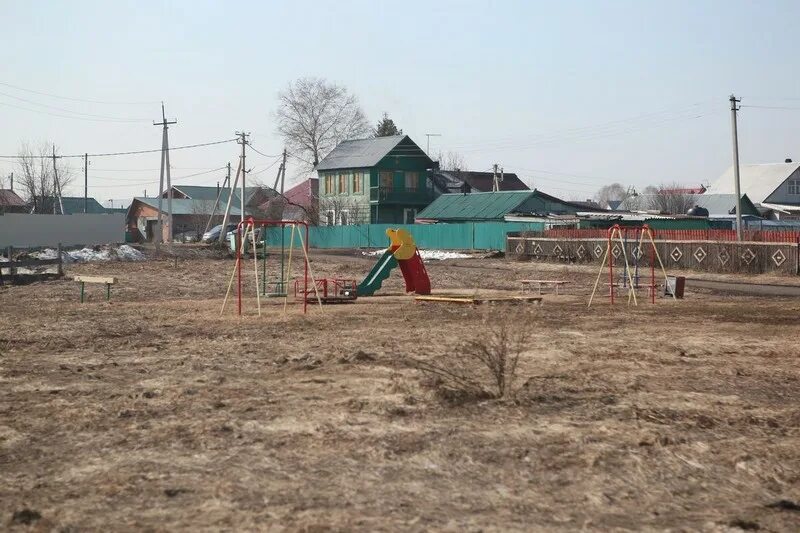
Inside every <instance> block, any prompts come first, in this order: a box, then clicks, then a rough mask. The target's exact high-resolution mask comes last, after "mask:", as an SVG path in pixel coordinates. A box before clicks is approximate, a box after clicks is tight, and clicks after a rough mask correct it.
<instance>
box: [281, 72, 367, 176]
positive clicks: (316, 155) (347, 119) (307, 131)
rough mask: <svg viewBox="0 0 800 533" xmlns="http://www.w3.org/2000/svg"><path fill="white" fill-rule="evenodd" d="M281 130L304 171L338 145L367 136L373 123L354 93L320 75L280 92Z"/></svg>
mask: <svg viewBox="0 0 800 533" xmlns="http://www.w3.org/2000/svg"><path fill="white" fill-rule="evenodd" d="M275 118H276V120H277V123H278V133H279V134H280V135H281V136H282V137H283V139H284V141H285V143H286V146H287V147H288V148H289V151H291V152H294V153H295V155H296V156H297V157H299V158H302V160H303V161H304V162H305V166H306V168H305V170H310V169H312V168H314V167H316V166H317V164H318V163H319V160H320V159H321V158H322V157H325V156H326V155H327V154H328V152H330V151H331V150H333V148H335V147H336V145H337V144H339V143H340V142H342V141H345V140H348V139H355V138H359V137H366V136H367V135H369V133H370V131H371V130H370V126H369V123H367V119H366V117H365V116H364V112H363V111H362V110H361V106H360V105H359V104H358V99H357V98H356V97H355V95H352V94H350V93H349V92H348V91H347V89H346V88H345V87H342V86H340V85H336V84H334V83H330V82H328V81H326V80H324V79H321V78H300V79H298V80H295V81H294V82H292V83H290V84H289V85H288V86H287V87H286V89H284V90H283V91H281V92H280V93H278V110H277V111H276V113H275Z"/></svg>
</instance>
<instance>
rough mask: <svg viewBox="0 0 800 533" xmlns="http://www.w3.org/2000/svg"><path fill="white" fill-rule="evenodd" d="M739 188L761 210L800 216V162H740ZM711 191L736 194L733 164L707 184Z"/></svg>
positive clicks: (778, 217) (770, 214)
mask: <svg viewBox="0 0 800 533" xmlns="http://www.w3.org/2000/svg"><path fill="white" fill-rule="evenodd" d="M739 182H740V190H741V193H742V194H743V195H745V194H746V195H747V196H748V198H749V199H750V200H751V201H752V202H753V203H754V204H755V205H756V207H757V208H758V209H759V211H760V212H761V214H762V215H763V216H765V217H767V218H770V219H774V220H790V219H794V220H800V162H793V161H792V160H791V159H787V160H786V161H785V162H784V163H768V164H759V165H740V166H739ZM708 193H713V194H735V193H736V190H735V184H734V179H733V167H731V168H729V169H728V170H727V171H726V172H725V173H724V174H723V175H722V176H720V177H719V178H718V179H717V180H716V181H715V182H713V183H712V184H711V185H709V187H708Z"/></svg>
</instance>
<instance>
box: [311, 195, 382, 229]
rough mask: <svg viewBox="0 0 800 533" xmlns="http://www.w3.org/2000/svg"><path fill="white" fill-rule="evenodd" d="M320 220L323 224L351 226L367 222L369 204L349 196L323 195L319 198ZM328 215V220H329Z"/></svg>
mask: <svg viewBox="0 0 800 533" xmlns="http://www.w3.org/2000/svg"><path fill="white" fill-rule="evenodd" d="M319 213H320V221H321V223H322V224H323V225H334V226H338V225H341V226H351V225H354V224H369V221H370V220H369V218H370V213H369V206H368V205H364V204H361V203H359V202H355V201H353V200H352V199H349V198H341V197H338V196H330V197H328V196H323V197H321V198H320V199H319ZM329 217H330V220H329Z"/></svg>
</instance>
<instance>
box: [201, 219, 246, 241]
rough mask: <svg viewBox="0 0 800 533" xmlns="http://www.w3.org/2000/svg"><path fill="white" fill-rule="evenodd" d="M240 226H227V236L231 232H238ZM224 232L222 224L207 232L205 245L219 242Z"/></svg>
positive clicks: (235, 224)
mask: <svg viewBox="0 0 800 533" xmlns="http://www.w3.org/2000/svg"><path fill="white" fill-rule="evenodd" d="M237 226H238V224H237V223H235V222H234V223H230V224H228V225H227V226H225V235H226V236H227V235H228V234H229V233H230V232H232V231H236V227H237ZM221 232H222V224H219V225H217V226H214V227H213V228H211V229H210V230H208V231H207V232H205V233H203V239H202V241H203V242H205V243H210V242H216V241H218V240H219V234H220V233H221Z"/></svg>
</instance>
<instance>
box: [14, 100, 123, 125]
mask: <svg viewBox="0 0 800 533" xmlns="http://www.w3.org/2000/svg"><path fill="white" fill-rule="evenodd" d="M0 105H4V106H6V107H13V108H14V109H22V110H23V111H30V112H31V113H39V114H42V115H50V116H51V117H60V118H71V119H73V120H86V121H88V122H122V123H128V124H129V123H131V122H138V121H130V120H115V119H105V118H87V117H75V116H70V115H61V114H58V113H51V112H49V111H43V110H41V109H31V108H29V107H23V106H21V105H14V104H9V103H8V102H0Z"/></svg>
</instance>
